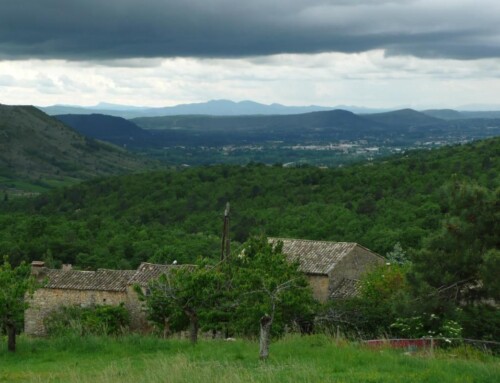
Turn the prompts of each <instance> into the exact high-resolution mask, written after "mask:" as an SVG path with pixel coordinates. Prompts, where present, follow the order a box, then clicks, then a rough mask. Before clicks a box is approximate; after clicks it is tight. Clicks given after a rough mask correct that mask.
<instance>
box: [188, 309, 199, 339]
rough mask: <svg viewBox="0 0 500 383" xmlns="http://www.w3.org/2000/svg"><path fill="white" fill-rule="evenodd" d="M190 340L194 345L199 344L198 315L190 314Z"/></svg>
mask: <svg viewBox="0 0 500 383" xmlns="http://www.w3.org/2000/svg"><path fill="white" fill-rule="evenodd" d="M188 316H189V339H190V340H191V343H192V344H196V342H198V327H199V325H198V315H196V313H189V314H188Z"/></svg>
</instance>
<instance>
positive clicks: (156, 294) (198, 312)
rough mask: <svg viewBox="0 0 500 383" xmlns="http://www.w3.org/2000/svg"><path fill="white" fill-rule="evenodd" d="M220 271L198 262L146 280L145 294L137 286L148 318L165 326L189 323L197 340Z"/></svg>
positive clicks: (214, 301)
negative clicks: (148, 280) (149, 280)
mask: <svg viewBox="0 0 500 383" xmlns="http://www.w3.org/2000/svg"><path fill="white" fill-rule="evenodd" d="M220 280H221V275H220V273H218V272H217V270H216V269H215V268H213V267H210V266H207V265H206V264H204V263H203V262H201V263H200V264H199V265H198V266H192V267H183V268H179V269H176V270H172V271H171V272H170V273H168V274H163V275H161V276H160V277H159V278H158V279H157V280H154V281H151V282H150V283H149V284H148V289H147V294H143V293H142V291H141V290H140V289H138V288H136V291H137V292H138V293H139V295H140V296H141V299H143V300H144V301H145V302H146V311H147V313H148V318H149V319H150V320H151V321H152V322H154V323H155V324H157V325H158V326H159V327H160V328H162V329H163V330H164V333H168V332H170V331H181V330H185V329H187V328H188V327H189V333H190V340H191V342H192V343H193V344H195V343H196V342H197V340H198V330H199V328H200V324H202V323H205V322H208V319H207V318H209V317H210V316H211V313H212V312H213V310H214V308H215V307H216V306H217V300H218V299H219V296H220V294H221V293H220V291H221V290H220V289H219V286H220Z"/></svg>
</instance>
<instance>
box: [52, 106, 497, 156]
mask: <svg viewBox="0 0 500 383" xmlns="http://www.w3.org/2000/svg"><path fill="white" fill-rule="evenodd" d="M56 118H58V119H60V120H61V121H63V122H65V123H66V124H68V125H69V126H71V127H73V128H74V129H76V130H78V131H79V132H80V133H82V134H85V135H88V136H90V137H93V138H97V139H101V140H105V141H109V142H112V143H114V144H117V145H127V146H129V147H134V148H142V149H147V148H162V147H172V146H190V147H194V146H221V145H249V144H250V145H252V144H265V143H272V142H276V143H281V144H304V143H312V144H318V143H323V144H324V143H326V142H336V141H341V140H346V141H357V140H364V141H367V142H370V143H373V144H383V145H387V144H392V145H402V146H411V145H412V144H413V143H415V142H417V141H423V140H425V141H427V140H448V139H450V138H451V139H453V140H458V139H466V138H473V139H474V138H482V137H488V136H492V135H496V134H498V133H499V128H500V119H497V120H495V119H453V120H451V119H450V120H444V119H440V118H437V117H433V116H430V115H428V114H425V113H422V112H418V111H415V110H412V109H401V110H397V111H392V112H384V113H375V114H359V115H358V114H354V113H352V112H349V111H346V110H329V111H320V112H310V113H303V114H295V115H244V116H206V115H186V116H182V115H181V116H179V115H178V116H163V117H141V118H135V119H132V120H125V119H123V118H121V117H111V116H103V115H99V114H93V115H61V116H56Z"/></svg>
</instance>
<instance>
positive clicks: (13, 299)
mask: <svg viewBox="0 0 500 383" xmlns="http://www.w3.org/2000/svg"><path fill="white" fill-rule="evenodd" d="M34 288H35V280H34V278H33V277H32V276H31V269H30V266H29V265H27V264H25V263H22V264H21V265H19V266H17V267H12V266H11V264H10V263H9V261H8V258H7V257H5V258H4V260H3V264H1V265H0V324H1V326H2V327H3V328H4V329H5V331H6V332H7V349H8V350H9V351H11V352H15V351H16V333H17V330H18V329H19V327H20V325H21V324H22V322H23V318H24V310H25V309H26V308H27V307H28V304H27V302H26V301H25V299H24V298H25V295H26V294H27V293H32V292H33V290H34Z"/></svg>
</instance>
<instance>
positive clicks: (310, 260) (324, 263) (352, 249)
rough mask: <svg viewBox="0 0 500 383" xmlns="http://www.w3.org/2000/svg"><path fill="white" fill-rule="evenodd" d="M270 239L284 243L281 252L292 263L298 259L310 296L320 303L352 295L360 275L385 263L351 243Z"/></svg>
mask: <svg viewBox="0 0 500 383" xmlns="http://www.w3.org/2000/svg"><path fill="white" fill-rule="evenodd" d="M269 241H271V242H272V243H277V242H278V241H281V242H283V253H284V254H285V255H286V256H287V258H288V259H289V260H290V261H291V262H299V270H300V271H302V272H303V273H304V274H306V277H307V279H308V281H309V284H310V285H311V287H312V290H313V295H314V297H315V298H316V299H317V300H319V301H320V302H326V301H327V300H328V299H343V298H350V297H353V296H355V295H356V294H357V292H358V287H359V280H360V278H361V277H362V275H363V274H365V273H366V272H368V271H369V270H371V269H373V267H375V266H376V265H381V264H384V263H385V260H384V258H383V257H381V256H380V255H378V254H377V253H374V252H373V251H371V250H369V249H367V248H366V247H363V246H361V245H359V244H357V243H354V242H329V241H313V240H307V239H292V238H269Z"/></svg>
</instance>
